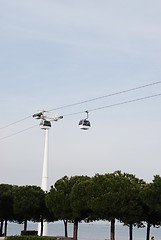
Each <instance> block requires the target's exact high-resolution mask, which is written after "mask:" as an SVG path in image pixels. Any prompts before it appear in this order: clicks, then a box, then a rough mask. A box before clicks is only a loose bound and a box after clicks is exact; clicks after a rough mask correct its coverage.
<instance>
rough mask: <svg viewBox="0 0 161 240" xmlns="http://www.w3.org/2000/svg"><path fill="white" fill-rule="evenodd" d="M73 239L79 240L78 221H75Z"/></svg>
mask: <svg viewBox="0 0 161 240" xmlns="http://www.w3.org/2000/svg"><path fill="white" fill-rule="evenodd" d="M73 239H74V240H77V239H78V221H77V220H76V221H74V232H73Z"/></svg>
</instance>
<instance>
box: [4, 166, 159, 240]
mask: <svg viewBox="0 0 161 240" xmlns="http://www.w3.org/2000/svg"><path fill="white" fill-rule="evenodd" d="M116 219H117V220H119V221H120V222H122V223H124V224H126V225H127V226H129V239H130V240H132V239H133V227H134V226H136V225H137V226H138V227H143V225H144V224H143V223H147V234H146V239H147V240H149V236H150V227H151V226H152V225H153V226H160V225H161V177H160V176H158V175H157V176H154V179H153V181H152V182H151V183H145V182H144V181H143V180H142V179H138V178H136V177H135V176H134V175H131V174H127V173H121V172H120V171H117V172H114V173H109V174H104V175H100V174H96V175H95V176H94V177H88V176H74V177H71V178H68V177H67V176H65V177H63V178H61V179H60V180H58V181H57V182H56V183H55V185H54V186H52V187H51V189H50V191H49V192H46V193H45V192H44V191H43V190H42V189H41V188H40V187H37V186H15V185H8V184H0V235H2V234H3V229H4V234H5V235H6V234H7V221H14V222H18V223H24V230H27V221H34V222H41V234H42V232H43V221H44V220H45V221H48V222H53V221H57V220H63V221H64V226H65V237H67V236H68V229H67V226H68V225H67V224H68V222H69V221H70V222H73V224H74V228H73V229H74V231H73V238H74V240H77V233H78V223H79V222H81V221H83V220H84V221H87V222H89V221H95V220H108V221H110V222H111V240H115V221H116Z"/></svg>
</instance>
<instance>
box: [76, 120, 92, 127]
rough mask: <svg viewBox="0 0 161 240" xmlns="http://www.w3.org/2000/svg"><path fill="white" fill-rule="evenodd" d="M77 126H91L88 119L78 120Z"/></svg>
mask: <svg viewBox="0 0 161 240" xmlns="http://www.w3.org/2000/svg"><path fill="white" fill-rule="evenodd" d="M78 126H79V128H80V129H82V130H88V129H89V128H90V127H91V124H90V121H89V120H87V119H82V120H80V122H79V124H78Z"/></svg>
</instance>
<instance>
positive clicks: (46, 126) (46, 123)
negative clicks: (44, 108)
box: [40, 120, 51, 130]
mask: <svg viewBox="0 0 161 240" xmlns="http://www.w3.org/2000/svg"><path fill="white" fill-rule="evenodd" d="M40 128H41V129H45V130H46V129H49V128H51V122H50V121H47V120H42V121H41V123H40Z"/></svg>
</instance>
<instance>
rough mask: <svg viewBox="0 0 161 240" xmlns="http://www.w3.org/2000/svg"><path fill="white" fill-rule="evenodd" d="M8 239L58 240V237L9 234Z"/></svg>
mask: <svg viewBox="0 0 161 240" xmlns="http://www.w3.org/2000/svg"><path fill="white" fill-rule="evenodd" d="M7 240H57V237H46V236H44V237H40V236H27V235H23V236H18V235H16V236H8V237H7Z"/></svg>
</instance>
